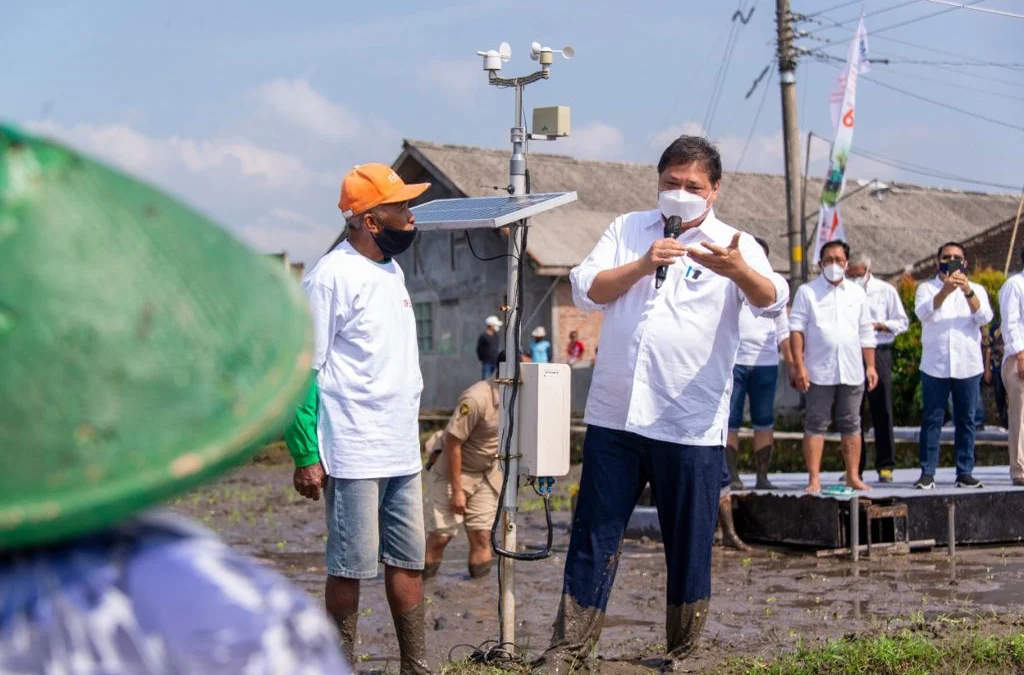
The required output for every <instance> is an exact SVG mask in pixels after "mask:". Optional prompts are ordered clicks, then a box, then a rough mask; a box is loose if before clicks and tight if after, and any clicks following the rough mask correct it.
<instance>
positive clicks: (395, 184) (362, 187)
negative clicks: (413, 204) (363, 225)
mask: <svg viewBox="0 0 1024 675" xmlns="http://www.w3.org/2000/svg"><path fill="white" fill-rule="evenodd" d="M429 187H430V183H415V184H413V185H406V184H405V181H403V180H402V178H401V177H400V176H399V175H398V174H397V173H395V172H394V170H393V169H392V168H391V167H390V166H387V165H385V164H363V165H360V166H357V167H355V168H354V169H352V170H351V171H349V172H348V173H347V174H345V178H344V179H343V180H342V181H341V199H340V200H339V201H338V208H339V209H341V215H343V216H344V217H345V218H346V219H348V218H351V217H352V216H355V215H358V214H360V213H366V212H367V211H369V210H370V209H372V208H373V207H375V206H380V205H381V204H399V203H401V202H408V201H412V200H413V199H416V198H417V197H419V196H420V195H421V194H423V193H424V192H426V191H427V188H429Z"/></svg>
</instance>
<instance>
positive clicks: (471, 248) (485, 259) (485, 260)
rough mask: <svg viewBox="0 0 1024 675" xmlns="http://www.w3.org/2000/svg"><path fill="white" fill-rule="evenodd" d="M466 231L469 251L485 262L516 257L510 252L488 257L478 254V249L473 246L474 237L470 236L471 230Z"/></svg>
mask: <svg viewBox="0 0 1024 675" xmlns="http://www.w3.org/2000/svg"><path fill="white" fill-rule="evenodd" d="M464 232H465V233H466V243H467V244H469V252H470V253H472V254H473V257H474V258H476V259H477V260H482V261H483V262H491V261H492V260H501V259H503V258H515V256H514V255H512V254H510V253H502V254H500V255H492V256H490V257H487V258H482V257H480V256H479V255H477V252H476V250H475V249H474V248H473V239H472V238H470V236H469V230H464Z"/></svg>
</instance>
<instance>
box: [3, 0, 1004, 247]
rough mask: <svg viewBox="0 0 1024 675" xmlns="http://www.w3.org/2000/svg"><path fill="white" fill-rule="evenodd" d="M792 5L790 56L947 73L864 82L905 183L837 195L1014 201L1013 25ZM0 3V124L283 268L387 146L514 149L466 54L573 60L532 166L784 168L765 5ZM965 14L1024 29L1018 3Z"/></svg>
mask: <svg viewBox="0 0 1024 675" xmlns="http://www.w3.org/2000/svg"><path fill="white" fill-rule="evenodd" d="M792 2H793V11H795V12H800V13H803V14H807V15H812V14H817V15H816V16H814V17H813V19H812V20H811V21H808V22H804V23H801V24H799V26H798V28H801V29H804V30H807V31H812V32H813V34H812V35H811V36H809V37H807V38H804V39H802V40H800V41H799V44H800V45H801V46H803V47H806V48H808V49H814V48H818V47H820V46H822V45H823V44H824V41H825V40H834V41H837V44H836V45H834V46H832V47H829V48H827V51H828V53H830V54H833V55H835V56H838V57H845V54H846V44H847V43H848V41H849V39H850V38H851V36H852V34H853V30H854V28H855V25H856V21H855V19H856V17H857V15H858V13H859V12H860V11H861V8H863V10H864V11H865V13H866V15H867V19H866V22H867V29H868V40H869V44H870V47H871V52H872V56H873V57H875V58H881V57H889V58H891V59H893V60H895V59H903V60H908V59H909V60H917V61H929V62H938V63H927V64H906V63H901V64H891V65H882V64H875V65H873V66H872V72H871V73H869V74H868V77H870V78H872V79H874V80H877V83H874V82H868V81H863V80H862V82H861V85H860V88H859V91H858V101H857V103H858V110H857V114H858V116H857V130H856V136H855V138H854V150H867V151H871V152H874V153H876V154H880V155H883V156H885V157H887V158H890V159H895V160H898V161H899V163H902V164H904V167H903V168H896V167H892V166H887V165H885V164H880V163H878V162H875V161H871V160H868V159H865V158H863V157H855V158H853V159H852V160H851V163H850V167H849V177H850V178H851V179H857V178H862V179H870V178H880V179H884V180H901V181H905V182H914V183H921V184H926V185H939V186H944V187H950V188H960V189H972V190H986V191H994V190H998V189H999V188H996V187H986V186H979V185H973V184H968V183H964V182H961V181H958V180H954V179H944V178H937V177H931V176H922V175H917V174H915V173H912V172H910V171H907V170H906V168H907V167H906V165H907V164H909V165H912V166H913V167H916V168H924V169H926V170H929V171H932V172H938V173H941V174H943V175H950V176H962V177H968V178H972V179H974V180H979V181H983V182H986V183H992V184H997V185H1006V186H1019V185H1021V184H1022V183H1024V170H1022V163H1021V153H1020V149H1021V148H1022V147H1024V131H1022V130H1020V129H1013V128H1008V127H1006V126H1001V125H999V124H995V123H992V122H989V121H985V120H983V119H981V118H980V116H984V117H989V118H992V119H994V120H998V121H1002V122H1006V123H1009V124H1011V125H1015V126H1017V127H1024V116H1022V115H1021V112H1022V111H1024V66H1021V64H1024V39H1022V35H1024V20H1020V19H1012V18H1006V17H1000V16H995V15H992V14H984V13H981V12H975V11H971V10H951V11H948V12H946V13H944V14H941V15H939V16H935V17H932V18H927V19H924V20H920V21H916V22H914V23H910V24H909V25H906V26H903V27H897V28H893V29H891V30H883V29H886V28H887V27H889V26H892V25H894V24H898V23H901V22H904V21H912V20H914V19H916V18H919V17H924V16H926V15H928V14H934V13H936V12H941V11H943V10H944V9H948V8H945V7H943V6H942V5H937V4H932V3H929V2H927V1H926V0H917V1H916V2H913V1H912V2H907V1H906V0H865V1H864V2H862V3H857V4H848V5H847V6H846V7H841V8H838V9H831V10H830V8H832V7H835V6H836V5H840V4H843V3H842V0H792ZM4 4H5V12H4V14H5V17H4V24H3V27H2V28H0V36H2V40H0V62H2V63H4V64H5V67H4V68H3V69H0V88H2V89H0V90H2V91H3V92H4V95H3V98H2V101H3V105H2V106H0V117H2V118H3V119H5V120H6V121H9V122H14V123H16V124H19V125H22V126H24V127H27V128H30V129H34V130H36V131H38V132H41V133H45V134H47V135H50V136H53V137H57V138H60V139H63V140H65V141H67V142H69V143H71V144H72V145H74V146H76V147H78V148H80V149H82V150H85V151H87V152H89V153H92V154H94V155H97V156H100V157H102V158H104V159H106V160H107V161H109V162H112V163H114V164H116V165H119V166H121V167H124V168H126V169H128V170H129V171H131V172H133V173H135V174H137V175H140V176H142V177H145V178H147V179H149V180H151V181H153V182H155V183H156V184H158V185H160V186H162V187H164V188H166V189H168V190H169V191H171V192H173V193H175V194H177V195H179V196H181V197H183V198H184V199H185V200H186V201H188V202H190V203H192V204H193V205H195V206H197V207H198V208H200V209H202V210H203V211H205V212H207V213H209V214H210V215H212V216H213V217H214V218H216V219H217V220H218V221H220V222H222V223H224V224H225V225H226V226H228V227H229V228H231V229H232V230H233V231H235V232H236V233H238V235H239V236H240V237H241V238H243V239H244V240H246V241H248V242H249V243H250V244H252V245H253V246H255V247H256V248H258V249H260V250H265V251H280V250H288V251H290V252H291V254H292V256H293V257H294V258H296V259H301V260H306V261H310V260H313V259H315V257H316V256H317V255H318V254H319V253H320V252H321V251H322V250H323V248H324V247H325V246H326V245H327V244H328V243H329V242H330V241H331V240H332V238H333V237H334V235H335V234H336V233H337V231H338V230H339V229H340V225H341V219H340V215H339V213H338V211H337V208H336V202H337V188H338V182H339V180H340V178H341V176H342V175H343V174H344V173H345V171H347V170H348V169H349V168H351V166H352V165H354V164H357V163H361V162H367V161H381V162H385V163H390V162H391V161H393V160H394V159H395V157H396V156H397V155H398V153H399V151H400V149H401V140H402V138H415V139H424V140H433V141H441V142H449V143H462V144H468V145H481V146H487V147H499V148H503V147H506V146H507V141H508V127H509V123H510V121H511V120H510V119H509V118H510V117H511V108H512V99H511V94H510V93H509V92H507V91H501V90H497V89H495V88H492V87H488V86H487V85H486V77H485V75H484V73H483V71H482V70H481V63H480V59H479V58H478V57H476V56H475V54H474V52H475V51H476V50H478V49H486V48H493V47H496V46H497V45H498V43H499V42H501V41H502V40H507V41H508V42H510V43H511V45H512V61H511V62H510V63H509V64H507V65H506V71H505V72H506V74H523V73H526V72H529V70H530V69H531V67H532V66H533V65H534V63H533V62H532V61H530V60H529V58H528V56H527V54H528V50H529V44H530V43H531V42H532V41H534V40H538V41H540V42H542V43H544V44H545V45H551V46H552V47H558V46H561V45H564V44H572V45H573V46H575V47H576V49H577V57H576V59H574V60H573V61H563V60H561V59H558V60H557V61H556V63H555V66H554V70H553V77H552V78H551V80H549V81H548V82H544V83H540V84H536V85H532V86H530V87H529V88H528V89H527V92H526V104H527V107H528V108H531V107H534V106H541V105H554V104H564V105H569V106H571V107H572V125H573V136H572V137H571V138H570V139H565V140H560V141H557V142H555V143H551V144H544V145H542V146H541V147H540V148H538V147H537V144H534V146H533V150H534V151H537V150H541V151H545V152H558V153H564V154H574V155H577V156H581V157H588V158H598V159H609V160H625V161H634V162H647V163H653V162H655V161H656V160H657V157H658V154H659V152H660V151H661V149H662V148H663V146H664V145H665V144H666V142H667V141H668V140H669V139H671V138H672V137H673V135H675V134H678V133H680V132H683V131H686V132H694V131H700V130H707V131H708V132H709V135H710V136H711V138H712V139H713V140H715V141H716V142H717V143H718V144H719V146H720V148H721V150H722V153H723V157H724V160H725V163H726V168H727V169H728V170H732V169H735V168H736V166H737V164H738V162H739V159H740V156H741V154H742V151H743V148H744V146H746V147H747V151H746V153H745V154H743V162H742V165H740V168H741V169H742V170H746V171H769V172H781V169H782V136H781V131H780V129H781V121H780V117H781V115H780V103H779V92H778V77H777V74H775V75H773V76H772V78H771V80H770V89H769V90H768V91H767V94H766V96H767V97H766V98H765V99H764V104H763V108H762V110H761V113H760V116H757V111H758V108H759V105H760V104H761V101H762V92H763V90H762V88H758V89H757V90H756V91H755V92H754V94H753V95H752V96H751V97H750V98H749V99H745V98H744V95H745V93H746V92H747V90H748V89H749V88H750V86H751V83H752V82H753V81H754V79H755V77H756V76H757V75H758V73H760V72H761V70H762V68H764V66H765V65H767V64H768V63H769V62H770V61H771V60H772V57H773V55H774V46H773V39H774V35H775V32H774V31H775V27H774V12H775V6H774V2H771V1H770V0H739V1H738V2H737V1H733V0H730V1H728V2H714V3H706V2H696V1H694V0H690V1H689V2H676V3H667V2H664V1H662V2H652V1H647V0H633V1H632V2H628V3H625V2H603V1H595V0H591V1H589V2H582V1H573V0H567V1H564V2H558V1H551V2H548V3H514V2H471V1H467V2H460V3H446V4H444V3H434V6H431V7H428V6H427V3H422V2H407V1H406V0H392V2H389V3H354V2H351V1H345V2H341V1H338V0H335V1H333V2H328V1H326V0H324V1H319V2H317V1H304V0H294V1H293V2H290V3H282V2H259V1H255V0H249V1H247V2H241V1H237V0H222V1H218V2H209V1H204V2H195V1H189V0H180V1H179V2H174V3H170V2H138V1H137V0H136V1H114V0H96V1H94V2H88V3H86V2H70V1H66V2H56V1H46V0H7V1H6V2H5V3H4ZM738 6H742V7H744V9H746V10H749V8H750V7H751V6H753V7H754V12H753V15H752V16H751V20H750V22H749V23H748V24H747V25H744V26H742V28H741V30H739V31H738V34H737V38H736V43H735V48H734V51H733V55H732V59H731V60H730V61H729V65H728V69H727V71H726V73H725V78H724V83H723V85H722V88H721V95H720V98H719V103H718V106H717V110H716V111H715V114H714V116H713V117H712V116H710V115H709V114H708V112H709V105H708V101H709V97H710V94H711V92H712V90H713V87H714V83H715V81H716V77H717V75H718V72H719V69H720V65H721V63H722V61H723V57H724V52H725V47H726V41H727V38H728V36H729V33H730V29H731V26H732V23H731V22H730V17H731V16H732V14H733V12H734V11H735V10H736V9H737V7H738ZM978 6H979V7H985V8H990V9H998V10H1003V11H1008V12H1017V13H1021V14H1024V0H987V1H984V2H981V3H980V4H979V5H978ZM823 10H830V11H823ZM819 12H821V13H819ZM830 22H838V23H841V24H844V25H843V26H841V27H831V28H829V27H828V26H829V25H830ZM847 22H848V23H847ZM873 31H880V32H879V33H878V34H877V36H876V35H875V34H874V32H873ZM907 43H912V44H907ZM936 50H938V51H936ZM965 62H972V63H977V62H985V63H992V64H997V65H971V66H965V65H963V64H964V63H965ZM1000 64H1002V65H1000ZM1005 64H1018V65H1017V66H1012V65H1010V66H1007V65H1005ZM837 67H838V64H835V63H833V64H828V63H822V62H820V61H818V60H815V59H811V58H804V59H803V60H802V62H801V66H800V69H799V71H798V76H797V77H798V91H799V93H798V96H799V101H800V126H801V129H803V130H804V131H807V130H813V131H815V132H816V133H818V134H821V135H823V136H826V137H830V136H831V123H830V120H829V113H828V94H829V91H830V90H831V89H832V87H833V84H834V81H835V77H836V72H837V71H836V68H837ZM772 72H773V73H774V68H773V70H772ZM883 85H887V86H889V87H893V88H895V89H896V90H899V91H896V90H893V89H890V88H885V86H883ZM764 86H765V82H762V83H761V85H760V87H764ZM901 92H906V93H909V94H912V95H914V96H918V97H923V98H928V99H933V100H936V101H940V102H944V103H946V104H948V105H953V106H956V107H959V108H962V109H964V110H966V111H967V112H969V113H971V114H964V113H961V112H956V111H952V110H948V109H945V108H942V107H940V106H938V105H935V104H932V103H927V102H924V101H921V100H918V99H917V98H912V97H911V96H908V95H906V94H905V93H901ZM755 118H756V119H757V123H756V125H755V124H754V121H755ZM706 122H707V124H705V123H706ZM748 135H749V136H750V142H749V144H748V143H747V138H748ZM827 152H828V144H827V143H826V142H820V141H815V142H814V144H813V145H812V157H813V158H814V160H813V161H812V164H811V170H812V171H813V172H815V173H818V174H820V173H822V172H823V171H824V164H823V158H824V157H825V156H826V155H827ZM1003 191H1009V190H1008V189H1004V190H1003Z"/></svg>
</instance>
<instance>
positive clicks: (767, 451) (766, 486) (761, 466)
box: [754, 445, 776, 490]
mask: <svg viewBox="0 0 1024 675" xmlns="http://www.w3.org/2000/svg"><path fill="white" fill-rule="evenodd" d="M771 463H772V446H770V445H766V446H765V447H763V448H760V449H758V450H754V464H755V465H756V467H757V483H756V484H755V485H754V489H755V490H774V489H776V488H775V486H774V485H772V484H771V483H770V482H769V481H768V465H770V464H771Z"/></svg>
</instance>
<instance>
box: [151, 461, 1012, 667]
mask: <svg viewBox="0 0 1024 675" xmlns="http://www.w3.org/2000/svg"><path fill="white" fill-rule="evenodd" d="M578 470H579V468H578V467H574V472H578ZM575 476H578V473H574V474H570V476H569V477H567V478H566V479H565V480H562V481H560V483H559V484H558V486H557V492H556V495H557V496H556V498H555V499H554V500H553V502H554V504H555V505H556V506H557V507H558V509H559V510H558V511H557V512H556V513H555V517H554V524H555V548H554V553H553V555H552V556H551V557H550V558H548V559H546V560H543V561H540V562H525V563H518V564H517V578H516V593H517V623H518V628H517V642H518V644H519V645H520V647H521V648H523V649H525V650H527V651H528V652H529V654H530V656H531V657H532V656H535V655H537V654H539V652H540V651H541V650H543V648H544V647H546V646H547V642H548V639H549V637H550V627H551V623H552V620H553V619H554V614H555V610H556V608H557V603H558V598H559V593H560V589H561V573H562V564H563V557H564V555H565V550H566V546H567V544H568V535H569V525H570V520H569V518H570V515H569V510H568V501H569V500H568V490H569V488H570V487H571V486H572V485H573V484H574V483H575V481H576V478H575ZM530 494H531V496H532V493H530ZM521 505H522V507H523V508H522V511H521V516H520V520H519V522H520V534H519V540H520V543H521V544H526V545H529V546H533V545H537V546H539V545H541V544H542V543H543V541H544V535H545V529H544V517H543V511H542V509H541V504H540V502H539V499H538V498H536V497H533V499H529V498H526V499H523V500H522V502H521ZM171 508H172V509H173V510H174V511H176V512H179V513H182V514H184V515H187V516H190V517H192V518H195V519H197V520H199V521H202V522H203V523H205V524H206V525H207V526H208V527H210V528H212V529H213V530H215V531H216V532H217V533H218V534H220V536H221V537H222V538H224V539H225V540H226V541H227V542H228V543H230V544H231V545H233V546H235V547H237V548H238V549H240V550H241V551H243V552H245V553H247V554H249V555H251V556H254V557H256V558H258V559H260V560H262V561H264V562H265V563H266V564H268V565H270V566H271V567H273V568H275V569H276V570H278V571H279V572H280V573H282V574H284V575H285V576H287V577H288V578H289V579H291V580H292V581H294V582H295V583H296V584H298V585H299V586H300V587H302V588H303V589H305V590H306V591H307V592H308V593H309V594H310V595H312V596H315V597H317V598H322V596H323V583H324V578H325V568H324V560H323V551H324V541H325V538H326V536H325V527H324V514H323V501H320V502H312V501H309V500H305V499H303V498H301V497H300V496H299V495H297V494H296V493H295V492H294V491H293V489H292V487H291V467H290V465H289V464H287V463H253V464H249V465H246V466H244V467H242V468H240V469H238V470H236V471H235V472H234V473H232V474H230V475H228V476H226V477H225V478H223V479H221V480H220V481H219V482H218V483H215V484H212V485H208V486H205V487H203V488H200V489H199V490H197V491H195V492H192V493H190V494H187V495H185V496H183V497H180V498H178V499H176V500H175V501H174V502H173V503H172V504H171ZM466 551H467V545H466V541H465V538H464V536H460V537H459V538H457V539H455V540H454V541H453V542H452V543H451V544H450V545H449V547H448V550H447V552H446V554H445V561H444V564H443V566H442V569H441V572H440V574H439V575H438V576H437V577H436V578H435V579H433V580H431V581H429V582H427V585H426V588H425V596H426V602H427V605H428V606H427V646H428V651H429V654H430V658H431V661H432V665H433V666H434V667H435V669H436V670H437V671H439V670H441V669H442V668H443V667H444V666H445V665H446V664H448V663H449V662H458V661H460V660H462V659H464V658H465V657H467V656H468V655H469V654H470V653H471V652H472V650H473V648H474V647H475V646H477V645H480V644H483V643H485V642H486V641H488V640H493V639H495V638H496V637H497V631H498V614H497V602H498V590H497V569H496V567H495V569H494V570H493V572H492V574H491V576H490V577H489V578H487V579H481V580H477V581H470V579H469V575H468V572H467V569H466ZM664 583H665V571H664V558H663V557H662V552H661V548H660V545H659V543H658V542H656V541H649V540H635V541H631V540H627V541H626V544H625V546H624V550H623V553H622V558H621V563H620V566H619V572H618V576H617V579H616V584H615V589H614V591H613V593H612V597H611V603H610V605H609V608H608V615H607V621H606V624H605V630H604V632H603V634H602V636H601V641H600V643H599V645H598V649H597V654H598V658H599V662H598V663H599V664H600V671H601V672H602V673H604V672H608V673H649V672H657V671H656V666H657V664H658V663H659V662H658V658H659V657H660V656H661V655H662V653H663V650H664V641H665V638H664V612H665V600H664V596H663V588H664ZM712 583H713V591H712V600H711V614H710V617H709V619H708V624H707V627H706V629H705V632H704V637H703V640H702V645H701V647H700V648H699V649H698V651H697V652H696V653H695V655H694V656H693V657H691V659H689V661H688V662H687V667H688V668H690V669H691V670H692V672H714V671H715V670H717V669H718V668H719V667H720V666H722V665H723V664H726V663H728V662H729V661H730V659H735V658H736V657H738V656H746V657H750V658H757V659H763V660H765V661H769V660H770V659H771V658H772V657H774V656H777V655H779V654H780V653H784V652H786V651H790V650H793V649H794V648H795V647H796V646H797V645H798V644H804V645H807V644H808V643H813V642H815V641H822V640H824V639H826V638H835V637H842V636H849V635H876V634H879V633H884V632H886V631H892V630H896V629H899V628H902V627H913V626H915V625H919V626H924V625H927V626H930V627H931V628H930V630H935V628H934V627H935V626H939V630H940V631H941V630H943V628H942V627H944V626H948V630H949V631H950V633H955V632H956V631H957V630H960V629H961V627H964V626H968V625H969V626H970V627H971V628H972V629H980V630H981V631H989V632H991V633H993V634H997V633H1001V634H1005V633H1006V632H1007V631H1008V630H1013V631H1018V632H1019V631H1020V628H1019V627H1020V626H1021V625H1024V624H1022V622H1021V619H1020V617H1021V615H1022V614H1024V612H1022V609H1024V607H1022V606H1024V547H1019V546H1013V547H1005V548H958V550H957V557H956V562H955V563H951V562H950V561H949V559H948V558H947V556H946V554H945V550H939V549H937V550H935V551H933V552H929V553H915V554H911V555H909V556H893V557H888V558H879V559H876V560H869V561H865V560H862V561H861V562H859V563H851V562H850V561H848V560H846V559H842V558H817V557H816V556H814V554H813V552H807V551H796V550H791V549H783V548H765V547H757V548H756V549H755V550H754V552H753V553H750V554H745V553H740V552H737V551H733V550H728V549H721V548H716V549H715V553H714V572H713V582H712ZM361 607H362V611H361V618H360V621H359V641H358V644H357V647H356V653H357V660H358V663H357V664H356V667H357V669H358V670H359V671H360V672H377V673H379V672H381V671H387V672H397V665H398V664H397V656H398V647H397V643H396V641H395V639H394V631H393V629H392V626H391V621H390V615H389V614H388V609H387V602H386V600H385V597H384V586H383V574H381V576H380V577H378V578H377V579H374V580H370V581H368V582H364V584H363V590H362V604H361Z"/></svg>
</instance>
